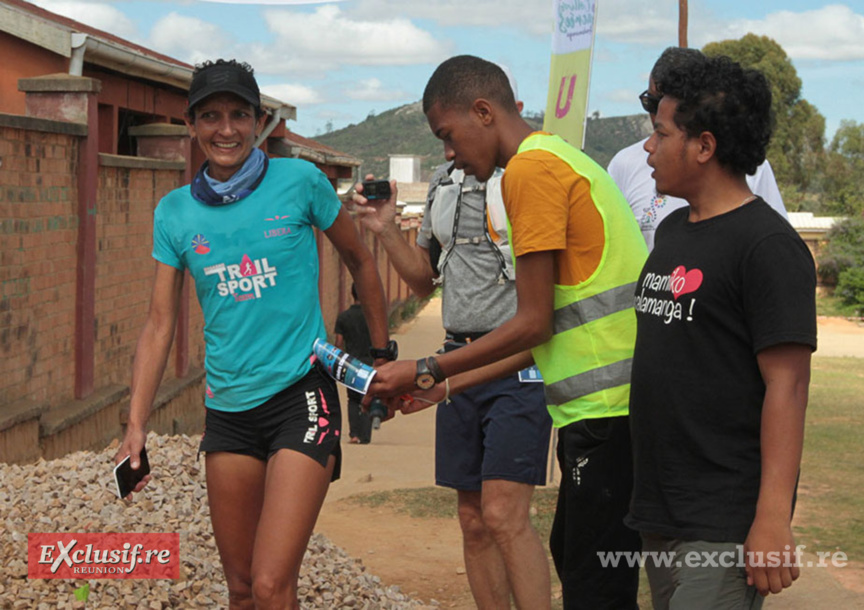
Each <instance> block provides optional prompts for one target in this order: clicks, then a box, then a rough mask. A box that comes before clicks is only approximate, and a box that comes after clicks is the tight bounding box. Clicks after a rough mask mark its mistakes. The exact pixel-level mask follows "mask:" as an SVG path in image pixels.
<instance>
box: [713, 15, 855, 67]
mask: <svg viewBox="0 0 864 610" xmlns="http://www.w3.org/2000/svg"><path fill="white" fill-rule="evenodd" d="M727 32H728V38H740V37H741V36H743V35H744V34H746V33H748V32H753V33H754V34H759V35H764V36H768V37H770V38H773V39H774V40H776V41H777V42H778V43H779V44H780V46H782V47H783V49H784V50H785V51H786V53H787V54H788V55H789V57H791V58H792V59H820V60H835V61H838V60H839V61H845V60H858V59H864V13H855V12H854V11H853V10H852V9H851V8H850V7H849V6H845V5H842V4H832V5H829V6H824V7H822V8H819V9H816V10H811V11H803V12H800V13H795V12H792V11H778V12H776V13H771V14H769V15H767V16H766V17H765V19H763V20H759V21H751V20H739V21H733V22H732V23H730V24H729V27H728V28H727Z"/></svg>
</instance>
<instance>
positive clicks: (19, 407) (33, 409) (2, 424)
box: [0, 399, 48, 432]
mask: <svg viewBox="0 0 864 610" xmlns="http://www.w3.org/2000/svg"><path fill="white" fill-rule="evenodd" d="M47 409H48V403H47V402H33V401H32V400H27V399H21V400H16V401H15V402H13V403H11V404H8V405H3V406H0V432H2V431H3V430H7V429H9V428H11V427H13V426H17V425H18V424H20V423H23V422H25V421H28V420H30V419H37V418H38V417H39V416H40V415H42V413H44V412H45V411H46V410H47Z"/></svg>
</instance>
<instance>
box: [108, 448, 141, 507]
mask: <svg viewBox="0 0 864 610" xmlns="http://www.w3.org/2000/svg"><path fill="white" fill-rule="evenodd" d="M140 458H141V463H140V464H139V465H138V469H137V470H133V469H132V462H131V456H128V455H127V456H126V457H125V458H123V461H122V462H120V463H119V464H117V465H116V466H115V467H114V483H115V484H116V487H117V489H116V493H117V497H118V498H125V497H126V496H128V495H129V494H131V493H132V490H134V489H135V486H136V485H138V483H140V482H141V479H143V478H144V477H145V476H147V475H148V474H150V462H149V461H148V460H147V448H146V447H141V455H140Z"/></svg>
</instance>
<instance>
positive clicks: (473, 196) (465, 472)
mask: <svg viewBox="0 0 864 610" xmlns="http://www.w3.org/2000/svg"><path fill="white" fill-rule="evenodd" d="M517 99H518V98H517ZM391 186H392V190H393V196H392V197H391V199H390V200H388V201H386V202H379V201H374V202H370V201H366V200H365V199H363V198H362V197H361V198H360V199H359V200H357V203H360V204H362V205H358V206H357V210H358V213H359V214H360V221H361V223H362V224H363V225H364V226H365V227H366V228H367V229H368V230H371V231H372V232H373V233H375V234H376V235H377V236H378V240H379V241H380V243H381V244H382V245H383V246H384V248H385V249H386V250H387V252H388V253H389V255H390V260H391V262H392V263H393V265H394V267H396V270H397V272H398V273H399V275H401V276H402V278H403V279H404V280H405V281H406V282H407V283H408V285H409V286H410V287H411V289H412V290H413V291H414V292H415V293H416V294H417V295H418V296H420V297H421V298H422V297H425V296H427V295H429V294H431V293H432V292H433V291H434V290H435V288H436V285H438V284H441V285H442V292H443V294H442V319H443V323H444V329H445V331H446V337H447V338H446V340H445V343H444V349H445V350H452V349H458V348H459V347H461V346H464V345H465V344H467V343H469V342H471V341H473V340H474V339H476V338H477V337H479V336H481V335H483V334H484V333H486V332H488V331H490V330H492V329H494V328H497V327H498V326H500V325H501V324H502V323H503V322H505V321H506V320H508V319H510V318H511V317H512V316H513V314H514V313H515V312H516V284H515V281H514V280H515V272H514V270H513V264H512V258H511V256H510V252H509V244H507V232H506V217H502V216H503V214H504V212H503V201H502V200H501V196H500V171H499V175H498V176H497V177H495V178H493V179H490V181H489V183H485V184H484V183H478V182H477V181H476V180H475V179H474V178H473V177H472V176H466V175H464V172H462V171H461V170H458V169H455V168H454V167H453V164H452V163H446V164H444V165H442V166H440V167H439V168H438V169H437V170H436V172H435V174H434V175H433V178H432V180H431V182H430V188H429V195H428V197H427V204H426V210H425V213H424V217H423V224H422V226H421V229H420V234H419V235H418V237H417V245H416V246H412V245H410V244H409V243H408V242H407V241H406V240H405V239H404V238H403V237H402V234H401V230H400V228H399V227H398V225H396V224H395V222H394V219H395V216H396V185H395V182H393V183H391ZM360 195H361V196H362V191H361V192H360ZM439 250H440V254H439V253H438V252H439ZM430 253H431V255H432V259H435V260H431V259H430ZM526 377H527V376H526ZM522 378H523V377H521V376H519V375H513V376H511V377H508V378H504V379H499V380H496V381H493V382H489V383H486V384H483V385H479V386H476V387H475V388H472V389H470V390H467V391H465V392H463V393H461V394H459V395H457V396H453V397H452V398H450V400H449V401H445V402H443V403H441V404H440V405H438V411H437V414H436V439H435V479H436V483H437V484H438V485H441V486H444V487H451V488H453V489H455V490H456V491H457V499H458V506H459V523H460V525H461V527H462V535H463V553H464V557H465V568H466V571H467V574H468V582H469V584H470V586H471V592H472V594H473V596H474V601H475V603H476V604H477V606H478V607H481V608H509V607H510V596H511V595H512V596H513V599H514V600H515V602H516V606H517V607H519V608H537V609H542V608H548V607H549V603H550V597H551V596H550V575H549V563H548V560H547V559H546V554H545V551H544V549H543V544H542V542H541V541H540V538H539V536H538V535H537V532H536V531H535V530H534V528H533V527H532V525H531V522H530V518H529V510H530V502H531V496H532V494H533V492H534V486H535V485H542V484H544V483H545V479H546V460H547V452H548V448H549V439H550V433H551V427H552V420H551V418H550V417H549V414H548V411H547V410H546V401H545V396H544V392H543V384H542V383H534V382H523V381H521V379H522Z"/></svg>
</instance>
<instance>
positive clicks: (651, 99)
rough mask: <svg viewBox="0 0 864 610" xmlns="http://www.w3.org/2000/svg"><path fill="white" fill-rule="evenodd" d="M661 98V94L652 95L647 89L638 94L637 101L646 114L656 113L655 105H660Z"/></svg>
mask: <svg viewBox="0 0 864 610" xmlns="http://www.w3.org/2000/svg"><path fill="white" fill-rule="evenodd" d="M662 99H663V96H662V95H654V94H653V93H650V92H649V91H648V90H647V89H646V90H645V91H643V92H642V93H640V94H639V101H640V102H641V103H642V108H643V109H644V110H645V112H647V113H648V114H657V107H658V106H659V105H660V100H662Z"/></svg>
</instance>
